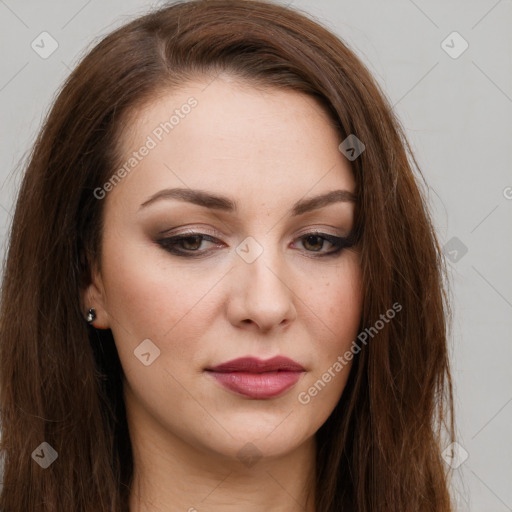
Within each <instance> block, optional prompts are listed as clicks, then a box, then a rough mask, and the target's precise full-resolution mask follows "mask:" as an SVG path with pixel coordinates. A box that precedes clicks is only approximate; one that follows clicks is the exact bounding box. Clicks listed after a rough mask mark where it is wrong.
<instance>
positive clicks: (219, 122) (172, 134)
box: [113, 77, 355, 205]
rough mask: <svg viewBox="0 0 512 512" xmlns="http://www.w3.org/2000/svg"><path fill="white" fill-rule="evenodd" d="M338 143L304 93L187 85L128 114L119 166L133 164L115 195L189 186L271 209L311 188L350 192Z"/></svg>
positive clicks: (231, 84) (227, 84) (222, 81)
mask: <svg viewBox="0 0 512 512" xmlns="http://www.w3.org/2000/svg"><path fill="white" fill-rule="evenodd" d="M340 142H341V137H340V135H339V134H338V132H337V130H336V129H335V127H334V126H333V123H332V121H331V119H330V117H329V115H328V114H327V113H326V112H325V110H324V109H323V108H322V106H321V105H320V104H319V103H318V102H317V101H316V100H315V99H313V98H312V97H310V96H307V95H305V94H303V93H300V92H296V91H291V90H285V89H277V88H268V89H262V88H261V87H260V88H256V87H254V86H251V85H250V84H247V83H241V82H239V81H234V80H230V79H229V78H227V79H226V78H224V77H219V78H217V79H215V80H213V82H210V83H208V81H197V82H190V83H187V84H185V85H184V86H182V87H181V88H180V89H178V90H173V91H167V92H163V93H162V92H161V93H159V94H158V95H157V96H155V98H154V100H152V101H149V102H147V103H146V104H145V105H144V107H143V108H141V109H139V110H138V111H136V112H134V114H132V116H131V118H130V121H129V123H127V129H125V131H124V133H123V135H122V137H121V154H122V162H121V165H123V164H126V163H127V162H129V160H130V159H132V161H131V164H133V167H132V166H130V165H128V166H127V168H129V169H130V170H129V172H127V173H125V174H126V177H125V178H123V180H122V182H123V183H121V185H122V186H116V187H115V190H114V191H113V192H114V194H117V195H120V194H124V195H127V196H130V197H131V198H132V199H134V200H135V199H137V200H138V199H140V198H142V197H146V196H149V195H151V194H153V193H154V192H156V191H157V190H158V189H159V188H170V187H190V188H201V189H206V190H210V191H217V192H219V193H222V194H223V195H230V196H234V197H240V198H242V199H243V198H244V197H247V196H248V195H250V197H251V198H252V199H254V198H265V200H266V201H267V202H268V204H269V205H270V204H271V203H276V204H277V203H278V202H282V201H285V202H286V201H288V200H289V201H292V202H295V201H296V200H297V199H298V198H299V197H302V196H307V195H308V193H309V192H310V191H311V192H312V193H313V192H315V193H319V192H323V191H326V190H329V189H333V188H344V189H347V190H351V191H353V190H354V188H355V182H354V178H353V175H352V172H351V169H350V164H349V162H348V161H347V160H346V159H345V157H343V155H342V154H341V153H340V151H339V150H338V145H339V143H340ZM144 148H146V149H144ZM137 153H138V154H137ZM140 153H144V156H141V155H140ZM136 154H137V155H136ZM135 160H136V161H135ZM130 167H132V168H130ZM133 171H136V172H133Z"/></svg>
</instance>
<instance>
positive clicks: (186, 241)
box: [181, 235, 203, 251]
mask: <svg viewBox="0 0 512 512" xmlns="http://www.w3.org/2000/svg"><path fill="white" fill-rule="evenodd" d="M202 242H203V239H202V237H201V236H198V235H196V236H187V237H184V238H182V239H181V245H182V248H183V249H186V250H187V251H196V250H197V249H199V247H201V243H202Z"/></svg>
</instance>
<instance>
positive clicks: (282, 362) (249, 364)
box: [206, 356, 305, 373]
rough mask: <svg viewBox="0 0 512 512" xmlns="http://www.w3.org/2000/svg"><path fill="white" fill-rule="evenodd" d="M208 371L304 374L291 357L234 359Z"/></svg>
mask: <svg viewBox="0 0 512 512" xmlns="http://www.w3.org/2000/svg"><path fill="white" fill-rule="evenodd" d="M206 370H207V371H213V372H222V373H228V372H247V373H264V372H275V371H278V370H281V371H290V372H303V371H305V370H304V367H303V366H301V365H300V364H299V363H297V362H295V361H293V359H290V358H289V357H284V356H276V357H273V358H271V359H266V360H262V359H258V358H256V357H240V358H238V359H233V360H231V361H227V362H225V363H222V364H219V365H217V366H212V367H208V368H206Z"/></svg>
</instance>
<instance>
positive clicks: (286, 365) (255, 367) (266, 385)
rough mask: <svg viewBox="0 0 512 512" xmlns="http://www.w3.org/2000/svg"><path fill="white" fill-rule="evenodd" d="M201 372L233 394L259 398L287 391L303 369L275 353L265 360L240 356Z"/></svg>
mask: <svg viewBox="0 0 512 512" xmlns="http://www.w3.org/2000/svg"><path fill="white" fill-rule="evenodd" d="M205 371H207V372H208V373H209V374H210V375H211V376H212V377H213V378H214V379H215V380H216V381H217V382H219V384H221V385H222V386H224V387H225V388H227V389H229V390H231V391H233V392H234V393H237V394H239V395H242V396H245V397H248V398H252V399H256V400H262V399H267V398H273V397H276V396H279V395H282V394H283V393H284V392H285V391H288V390H289V389H290V388H291V387H292V386H294V385H295V384H296V383H297V381H298V380H299V379H300V377H301V375H302V374H303V373H304V372H305V371H306V370H305V369H304V368H303V367H302V366H301V365H300V364H298V363H296V362H295V361H293V360H292V359H289V358H288V357H283V356H276V357H273V358H272V359H267V360H266V361H263V360H261V359H257V358H255V357H241V358H239V359H233V360H232V361H227V362H226V363H222V364H219V365H218V366H214V367H211V368H206V369H205Z"/></svg>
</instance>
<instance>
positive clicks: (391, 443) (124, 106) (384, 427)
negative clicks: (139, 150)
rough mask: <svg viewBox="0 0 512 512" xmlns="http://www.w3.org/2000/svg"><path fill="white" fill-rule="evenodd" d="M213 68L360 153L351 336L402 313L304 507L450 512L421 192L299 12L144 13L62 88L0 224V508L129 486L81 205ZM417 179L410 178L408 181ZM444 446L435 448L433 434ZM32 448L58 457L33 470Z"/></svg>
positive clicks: (392, 124) (348, 395)
mask: <svg viewBox="0 0 512 512" xmlns="http://www.w3.org/2000/svg"><path fill="white" fill-rule="evenodd" d="M220 71H224V72H227V73H230V74H231V75H233V76H235V77H238V78H240V79H244V80H246V81H248V82H249V83H252V84H254V85H255V86H256V85H260V86H264V87H279V88H284V89H289V90H296V91H302V92H304V93H306V94H308V95H310V96H313V97H314V98H316V99H317V100H319V101H320V102H321V103H322V105H324V107H325V109H326V111H327V112H328V113H329V114H330V116H331V118H332V119H333V122H335V123H336V126H337V128H338V130H339V133H340V142H341V141H342V140H344V139H345V138H346V137H347V136H349V135H350V134H355V135H356V136H357V138H358V139H360V140H361V141H362V142H363V143H364V144H365V150H364V151H363V152H362V153H361V155H360V156H359V157H358V158H356V159H355V160H353V161H352V162H351V166H352V170H353V173H354V176H355V180H356V195H357V209H356V223H357V226H358V228H357V229H358V230H359V232H360V234H361V239H360V257H361V267H362V275H363V285H364V303H363V313H362V318H361V325H360V328H361V331H363V330H364V329H365V328H368V327H370V326H373V325H374V324H375V323H376V322H377V321H378V320H379V319H380V318H381V314H383V313H385V312H386V311H387V310H389V308H390V307H391V305H392V304H395V303H398V304H399V305H400V306H401V307H402V309H401V312H400V313H399V314H397V315H396V316H395V318H394V319H393V320H392V321H390V322H386V323H385V325H384V326H383V328H382V329H381V330H380V331H379V333H378V335H377V336H375V337H374V338H373V339H372V340H371V342H369V343H367V344H364V345H362V347H361V350H360V352H358V353H357V355H355V357H354V362H353V366H352V368H351V372H350V375H349V380H348V382H347V385H346V388H345V389H344V392H343V394H342V396H341V399H340V401H339V403H338V404H337V406H336V408H335V410H334V411H333V413H332V414H331V416H330V417H329V418H328V420H327V421H326V423H325V424H324V425H323V426H322V427H321V428H320V429H319V431H318V432H317V433H316V437H317V446H318V452H317V476H316V510H317V511H318V512H334V511H339V510H343V511H358V512H370V511H379V512H380V511H386V512H390V511H397V512H398V511H399V512H406V511H411V512H412V511H414V512H426V511H430V512H434V511H435V512H448V511H451V510H452V505H451V500H450V495H449V474H448V473H447V471H446V468H445V465H444V463H443V460H442V457H441V451H442V449H443V448H444V446H445V445H446V444H449V443H450V442H452V441H454V418H453V403H452V402H453V398H452V383H451V378H450V370H449V360H448V351H447V325H448V324H449V322H448V320H449V318H450V308H449V301H448V299H447V291H446V283H445V280H444V275H445V272H446V269H445V263H444V260H443V258H442V253H441V250H440V247H439V244H438V241H437V239H436V235H435V233H434V228H433V226H432V222H431V219H430V216H429V213H428V210H427V206H426V200H425V198H424V194H423V192H422V190H421V186H420V181H419V180H418V179H417V178H418V177H420V176H421V178H422V180H423V176H422V174H421V171H420V170H419V168H418V165H417V162H416V160H415V159H414V156H413V155H412V152H411V149H410V147H409V144H408V142H407V140H406V137H405V136H404V134H403V130H402V128H401V127H400V124H399V121H398V120H397V119H396V117H395V115H394V113H393V111H392V107H391V106H390V104H389V102H388V101H387V99H386V97H385V95H384V93H383V92H382V91H381V90H380V88H379V86H378V85H377V84H376V82H375V81H374V80H373V78H372V77H371V75H370V73H369V72H368V70H367V69H366V68H365V66H364V65H363V64H362V63H361V61H360V60H359V59H358V58H357V57H356V56H355V54H354V52H353V51H352V50H350V49H349V47H348V46H347V45H346V44H345V43H344V42H342V41H341V40H340V39H339V38H337V37H336V36H335V35H333V34H332V33H330V32H329V31H327V30H326V29H325V28H323V27H322V26H321V25H320V24H318V23H317V22H316V21H315V20H313V19H312V18H310V17H309V16H308V15H306V14H304V13H301V12H299V11H297V10H293V9H290V8H287V7H284V6H280V5H276V4H273V3H270V2H268V3H267V2H264V1H252V0H209V1H206V0H194V1H188V2H179V3H174V4H172V5H168V6H165V7H162V8H160V9H159V10H158V11H155V12H152V13H149V14H147V15H145V16H143V17H140V18H138V19H136V20H134V21H132V22H130V23H128V24H126V25H125V26H123V27H121V28H119V29H117V30H115V31H114V32H113V33H111V34H110V35H108V36H107V37H106V38H105V39H103V40H102V41H101V42H99V44H97V45H96V46H95V47H94V48H93V49H92V50H91V51H90V52H89V53H88V54H87V55H86V56H85V57H84V58H83V60H82V61H81V63H80V64H79V65H78V66H77V68H76V69H75V70H74V71H73V72H72V74H71V75H70V77H69V78H68V80H67V81H66V83H65V84H64V85H63V87H62V89H61V91H60V94H59V95H58V97H57V99H56V101H55V103H54V105H53V108H52V109H51V111H50V112H49V114H48V116H47V118H46V119H45V123H44V126H43V128H42V130H41V132H40V134H39V136H38V138H37V140H36V142H35V145H34V147H33V150H32V153H31V154H30V157H29V162H28V165H27V168H26V172H25V175H24V179H23V182H22V186H21V189H20V192H19V197H18V200H17V204H16V211H15V214H14V218H13V222H12V228H11V235H10V244H9V247H8V253H7V258H6V261H5V264H4V280H3V287H2V295H1V311H0V407H1V428H2V439H1V452H2V457H3V461H4V476H3V490H2V493H1V496H0V507H1V509H2V510H3V511H5V512H27V511H30V512H37V511H41V512H43V511H44V512H57V511H59V512H61V511H66V512H68V511H73V512H79V511H80V512H82V511H83V512H106V511H108V512H125V511H127V510H128V497H129V492H130V485H131V481H132V480H131V479H132V471H133V461H132V452H131V445H130V438H129V434H128V429H127V424H126V414H125V409H124V403H123V398H122V368H121V365H120V362H119V358H118V355H117V352H116V349H115V345H114V340H113V338H112V333H111V331H110V330H104V331H100V330H96V329H94V328H93V327H91V326H89V325H88V324H87V323H86V322H85V320H84V315H85V309H84V305H83V304H81V300H80V293H81V290H83V288H84V287H85V285H86V284H87V283H88V282H89V279H90V269H91V265H92V263H93V262H97V263H99V257H100V251H101V243H100V242H101V232H102V229H101V228H102V207H103V204H104V201H101V200H98V199H97V198H96V197H95V195H94V193H93V191H94V190H95V189H96V188H97V187H101V186H102V185H103V184H104V183H105V182H106V181H107V180H108V179H109V178H110V177H111V176H112V174H113V172H114V171H115V169H117V166H119V165H120V161H119V158H120V154H119V150H118V148H119V144H118V142H119V137H120V133H121V131H122V129H123V120H125V119H127V116H128V114H129V113H130V112H132V113H133V112H136V109H137V108H139V107H140V106H142V105H143V104H144V102H148V101H151V99H152V98H155V95H156V94H157V93H158V92H159V91H162V90H171V89H172V88H173V87H178V86H179V85H180V84H183V83H185V82H186V81H187V80H189V79H193V78H194V77H198V76H199V77H211V78H212V79H213V78H214V77H215V75H216V74H217V73H218V72H220ZM415 173H416V175H415ZM445 429H446V431H447V433H448V438H447V440H446V442H445V444H443V439H442V436H443V433H444V431H445ZM42 442H46V443H48V444H49V445H50V446H51V447H52V448H53V449H54V450H55V451H56V452H57V454H58V459H57V461H56V462H55V463H53V464H52V465H51V466H50V467H48V468H47V469H43V468H42V467H41V466H40V465H39V464H36V463H35V462H34V461H35V458H34V456H33V454H34V451H35V450H36V449H39V450H41V449H44V446H45V445H44V446H43V448H41V447H40V445H41V443H42Z"/></svg>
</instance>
